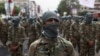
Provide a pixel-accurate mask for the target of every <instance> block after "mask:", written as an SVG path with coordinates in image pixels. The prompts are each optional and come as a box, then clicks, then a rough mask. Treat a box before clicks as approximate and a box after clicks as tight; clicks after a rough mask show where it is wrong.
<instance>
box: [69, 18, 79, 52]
mask: <svg viewBox="0 0 100 56" xmlns="http://www.w3.org/2000/svg"><path fill="white" fill-rule="evenodd" d="M79 27H80V25H79V17H78V16H74V17H73V20H72V24H71V27H70V41H71V42H72V44H73V46H74V48H76V47H78V51H79V52H80V36H79V35H80V33H79Z"/></svg>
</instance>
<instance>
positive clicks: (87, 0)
mask: <svg viewBox="0 0 100 56" xmlns="http://www.w3.org/2000/svg"><path fill="white" fill-rule="evenodd" d="M94 3H95V0H79V4H80V5H83V6H86V7H89V8H94Z"/></svg>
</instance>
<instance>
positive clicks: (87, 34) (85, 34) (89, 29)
mask: <svg viewBox="0 0 100 56" xmlns="http://www.w3.org/2000/svg"><path fill="white" fill-rule="evenodd" d="M80 28H81V33H82V34H81V39H83V40H85V41H89V40H95V38H96V32H97V30H96V25H95V24H90V25H85V24H83V25H81V27H80Z"/></svg>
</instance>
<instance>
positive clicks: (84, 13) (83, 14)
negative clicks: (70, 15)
mask: <svg viewBox="0 0 100 56" xmlns="http://www.w3.org/2000/svg"><path fill="white" fill-rule="evenodd" d="M86 13H87V11H83V12H78V15H80V16H85V15H86Z"/></svg>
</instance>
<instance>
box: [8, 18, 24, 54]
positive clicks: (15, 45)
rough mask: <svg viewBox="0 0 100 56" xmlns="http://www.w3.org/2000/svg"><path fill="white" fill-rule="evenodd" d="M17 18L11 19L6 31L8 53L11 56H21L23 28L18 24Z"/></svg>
mask: <svg viewBox="0 0 100 56" xmlns="http://www.w3.org/2000/svg"><path fill="white" fill-rule="evenodd" d="M19 23H20V21H19V18H13V19H12V24H13V25H11V26H10V27H9V30H8V40H9V41H8V42H9V51H10V53H11V56H23V41H24V37H25V32H24V30H25V29H24V28H23V27H22V26H21V25H20V24H19Z"/></svg>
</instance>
